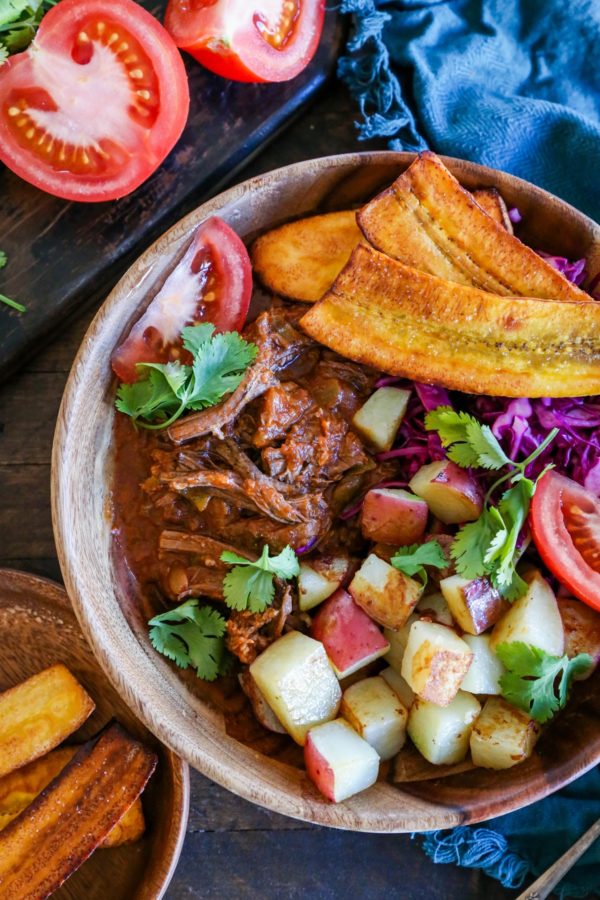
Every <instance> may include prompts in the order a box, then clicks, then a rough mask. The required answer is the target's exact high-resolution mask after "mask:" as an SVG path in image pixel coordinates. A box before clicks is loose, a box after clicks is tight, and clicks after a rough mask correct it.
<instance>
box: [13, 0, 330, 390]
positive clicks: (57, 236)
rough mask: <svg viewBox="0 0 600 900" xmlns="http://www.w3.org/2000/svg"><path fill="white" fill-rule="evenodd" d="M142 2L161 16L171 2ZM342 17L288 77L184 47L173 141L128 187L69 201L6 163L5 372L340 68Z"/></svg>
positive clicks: (225, 177)
mask: <svg viewBox="0 0 600 900" xmlns="http://www.w3.org/2000/svg"><path fill="white" fill-rule="evenodd" d="M142 5H143V6H145V7H147V8H148V9H149V10H150V11H151V12H152V13H153V14H154V15H156V16H157V17H158V18H160V19H162V15H163V11H164V8H165V6H166V2H164V0H163V2H158V0H145V2H142ZM342 30H343V29H342V24H341V20H340V18H339V16H338V14H337V12H335V11H333V10H332V11H330V12H328V13H327V16H326V21H325V27H324V31H323V37H322V40H321V43H320V45H319V49H318V50H317V53H316V55H315V57H314V59H313V60H312V62H311V63H310V65H309V66H308V67H307V68H306V69H305V71H304V72H302V73H301V74H300V75H299V76H297V77H296V78H295V79H293V80H292V81H290V82H286V83H282V84H241V83H239V82H233V81H228V80H226V79H224V78H220V77H219V76H217V75H214V74H213V73H212V72H209V71H208V70H207V69H204V68H202V66H200V65H199V64H198V63H197V62H196V61H195V60H193V59H191V58H190V57H189V56H188V55H187V54H184V59H185V64H186V69H187V73H188V78H189V86H190V114H189V118H188V122H187V125H186V127H185V130H184V132H183V134H182V136H181V138H180V140H179V141H178V143H177V145H176V147H175V148H174V150H173V151H172V152H171V153H170V154H169V156H168V157H167V159H166V160H165V161H164V163H163V164H162V165H161V166H160V167H159V168H158V169H157V171H156V172H155V173H154V174H153V175H152V176H151V177H150V178H149V179H148V181H146V182H145V184H143V185H141V187H139V188H138V189H137V190H136V191H134V192H133V193H132V194H130V195H129V196H128V197H123V198H122V199H120V200H116V201H112V202H107V203H89V204H85V203H73V202H69V201H66V200H61V199H59V198H57V197H51V196H50V195H48V194H44V193H43V192H42V191H39V190H37V189H36V188H34V187H32V186H31V185H29V184H27V183H26V182H24V181H22V180H21V179H20V178H18V177H17V176H16V175H13V173H12V172H10V171H9V170H8V169H6V168H5V167H4V166H0V240H1V248H2V250H4V251H5V252H6V253H7V255H8V265H7V267H6V269H4V270H3V271H2V275H1V282H0V284H1V290H2V292H3V293H5V294H7V295H8V296H10V297H14V298H15V299H18V300H19V301H20V302H21V303H24V304H25V305H26V306H27V313H26V314H25V315H19V314H18V313H16V312H9V311H8V310H7V309H6V308H4V307H3V308H2V310H1V311H0V378H2V377H5V376H6V375H7V374H8V373H9V372H10V371H11V370H12V369H14V368H15V367H16V366H17V365H18V364H19V363H20V362H21V361H22V360H23V358H24V355H25V354H27V353H29V352H31V351H32V350H34V349H36V348H37V347H38V346H39V345H40V344H41V343H42V342H43V341H44V340H45V339H46V338H47V335H48V334H49V333H50V332H53V331H55V330H57V329H60V328H62V327H63V326H64V323H65V320H66V319H67V318H69V317H70V316H72V315H74V314H75V313H76V312H77V311H79V310H81V308H82V307H83V306H84V305H88V306H91V305H92V304H93V303H94V300H95V299H96V298H97V297H99V296H100V295H102V294H105V291H106V284H107V280H108V281H113V280H115V279H116V278H117V277H119V275H121V274H122V273H123V272H124V271H125V269H126V268H127V266H128V265H129V263H131V261H132V260H133V259H134V258H135V256H136V255H137V254H138V253H139V252H140V249H141V248H142V247H143V246H145V245H146V244H147V243H148V242H149V241H150V240H153V239H154V238H156V237H157V235H159V234H160V233H161V232H162V231H164V230H165V228H167V227H168V226H169V225H171V224H172V223H173V222H174V221H176V220H177V219H178V218H179V217H180V216H181V215H182V214H183V213H185V212H187V211H188V210H190V209H192V208H193V207H195V206H196V205H197V204H198V203H200V202H201V201H202V200H203V199H206V198H207V197H209V196H210V195H211V194H213V193H214V192H215V191H217V190H219V189H220V187H221V186H222V185H223V184H224V183H225V182H227V181H229V180H231V178H232V177H233V175H234V174H235V173H236V172H237V171H238V170H239V168H240V167H241V166H242V165H243V164H245V163H246V162H247V161H248V159H249V158H251V157H252V156H253V155H254V154H256V153H257V152H258V151H259V150H260V149H261V148H262V147H263V146H265V144H266V143H268V142H269V141H270V140H272V139H273V138H274V137H275V136H276V135H277V134H278V133H279V132H280V131H281V130H282V129H283V128H284V127H285V125H286V124H287V123H288V122H289V121H290V119H292V118H293V117H294V116H295V115H297V114H298V112H299V111H300V110H301V109H302V108H303V107H304V106H305V105H306V104H307V103H308V102H309V100H310V99H311V98H313V97H314V95H315V93H316V92H317V91H319V89H320V88H321V87H322V86H323V85H324V83H325V81H326V80H327V78H328V77H329V76H330V75H331V74H332V72H333V70H334V68H335V60H336V57H337V53H338V50H339V46H340V42H341V37H342Z"/></svg>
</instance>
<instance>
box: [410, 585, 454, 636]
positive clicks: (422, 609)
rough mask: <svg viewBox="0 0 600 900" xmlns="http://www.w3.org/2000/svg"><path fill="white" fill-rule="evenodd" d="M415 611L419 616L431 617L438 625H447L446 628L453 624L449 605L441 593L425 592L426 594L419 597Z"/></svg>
mask: <svg viewBox="0 0 600 900" xmlns="http://www.w3.org/2000/svg"><path fill="white" fill-rule="evenodd" d="M415 611H416V613H417V615H419V616H420V617H421V618H424V619H432V620H433V621H434V622H437V623H438V625H447V626H448V628H452V626H453V625H454V619H453V618H452V613H451V612H450V607H449V606H448V604H447V603H446V598H445V597H444V595H443V594H438V593H435V594H427V596H425V597H421V599H420V600H419V602H418V603H417V606H416V609H415Z"/></svg>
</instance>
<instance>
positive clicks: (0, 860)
mask: <svg viewBox="0 0 600 900" xmlns="http://www.w3.org/2000/svg"><path fill="white" fill-rule="evenodd" d="M156 762H157V757H156V754H155V753H153V752H152V751H151V750H149V749H148V748H147V747H144V746H143V745H142V744H140V743H139V742H138V741H136V740H134V739H133V738H132V737H130V736H129V735H128V734H127V733H126V732H125V731H124V730H123V729H122V728H121V727H120V726H119V725H111V726H110V727H108V728H106V729H104V731H103V732H102V733H101V735H100V736H99V737H98V738H96V739H94V740H92V741H89V742H88V743H87V744H84V745H83V746H82V747H81V748H80V749H79V750H78V751H77V753H76V754H75V756H74V757H73V759H72V760H71V761H70V762H69V763H67V765H66V767H65V768H64V769H63V770H62V772H61V773H60V774H59V775H58V777H57V778H55V779H54V780H53V781H52V782H51V783H50V784H49V785H48V787H47V788H46V789H45V790H43V791H42V793H41V794H40V795H39V796H38V797H37V798H36V799H35V800H34V801H33V803H32V804H31V805H30V806H28V807H27V809H26V810H25V811H24V812H23V813H22V814H21V815H20V816H18V817H17V818H16V819H14V820H13V821H12V822H11V823H10V824H9V825H8V826H7V827H6V828H5V829H4V831H2V832H0V885H2V893H3V896H6V897H18V898H19V900H37V898H40V897H47V896H49V895H50V894H51V893H52V892H53V891H55V890H56V889H57V888H58V887H60V885H61V884H62V883H63V881H64V880H65V879H66V878H68V877H69V875H71V874H72V873H73V872H74V871H76V870H77V869H78V868H79V866H80V865H81V864H82V863H83V862H85V860H86V859H87V858H88V856H89V855H90V854H91V853H93V851H94V850H95V849H96V847H97V846H98V845H99V844H101V843H102V842H103V841H104V840H105V838H106V837H107V836H108V834H109V833H110V831H111V830H112V829H113V828H114V826H115V825H116V824H117V822H119V821H120V820H121V819H122V818H123V816H124V815H125V813H126V812H127V810H128V809H130V807H131V806H132V804H133V803H134V802H135V800H136V799H137V798H138V797H139V795H140V794H141V792H142V791H143V789H144V787H145V785H146V782H147V781H148V779H149V778H150V776H151V775H152V773H153V771H154V769H155V767H156Z"/></svg>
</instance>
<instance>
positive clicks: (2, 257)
mask: <svg viewBox="0 0 600 900" xmlns="http://www.w3.org/2000/svg"><path fill="white" fill-rule="evenodd" d="M6 263H7V258H6V253H5V252H4V250H0V269H3V268H4V266H5V265H6Z"/></svg>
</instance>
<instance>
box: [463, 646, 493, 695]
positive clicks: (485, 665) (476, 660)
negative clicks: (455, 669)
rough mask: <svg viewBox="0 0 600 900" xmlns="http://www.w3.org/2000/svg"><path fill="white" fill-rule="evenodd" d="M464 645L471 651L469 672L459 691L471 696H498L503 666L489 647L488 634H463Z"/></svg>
mask: <svg viewBox="0 0 600 900" xmlns="http://www.w3.org/2000/svg"><path fill="white" fill-rule="evenodd" d="M462 639H463V641H464V642H465V644H466V645H467V646H468V647H470V648H471V650H472V651H473V660H472V662H471V665H470V666H469V671H468V672H467V674H466V675H465V677H464V678H463V680H462V684H461V686H460V689H461V691H468V692H469V693H471V694H499V693H500V684H499V681H500V678H501V676H502V675H503V674H504V666H503V665H502V663H501V662H500V660H499V659H498V657H497V656H496V654H495V653H494V651H493V650H492V648H491V646H490V635H489V634H478V635H474V634H463V636H462Z"/></svg>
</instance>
